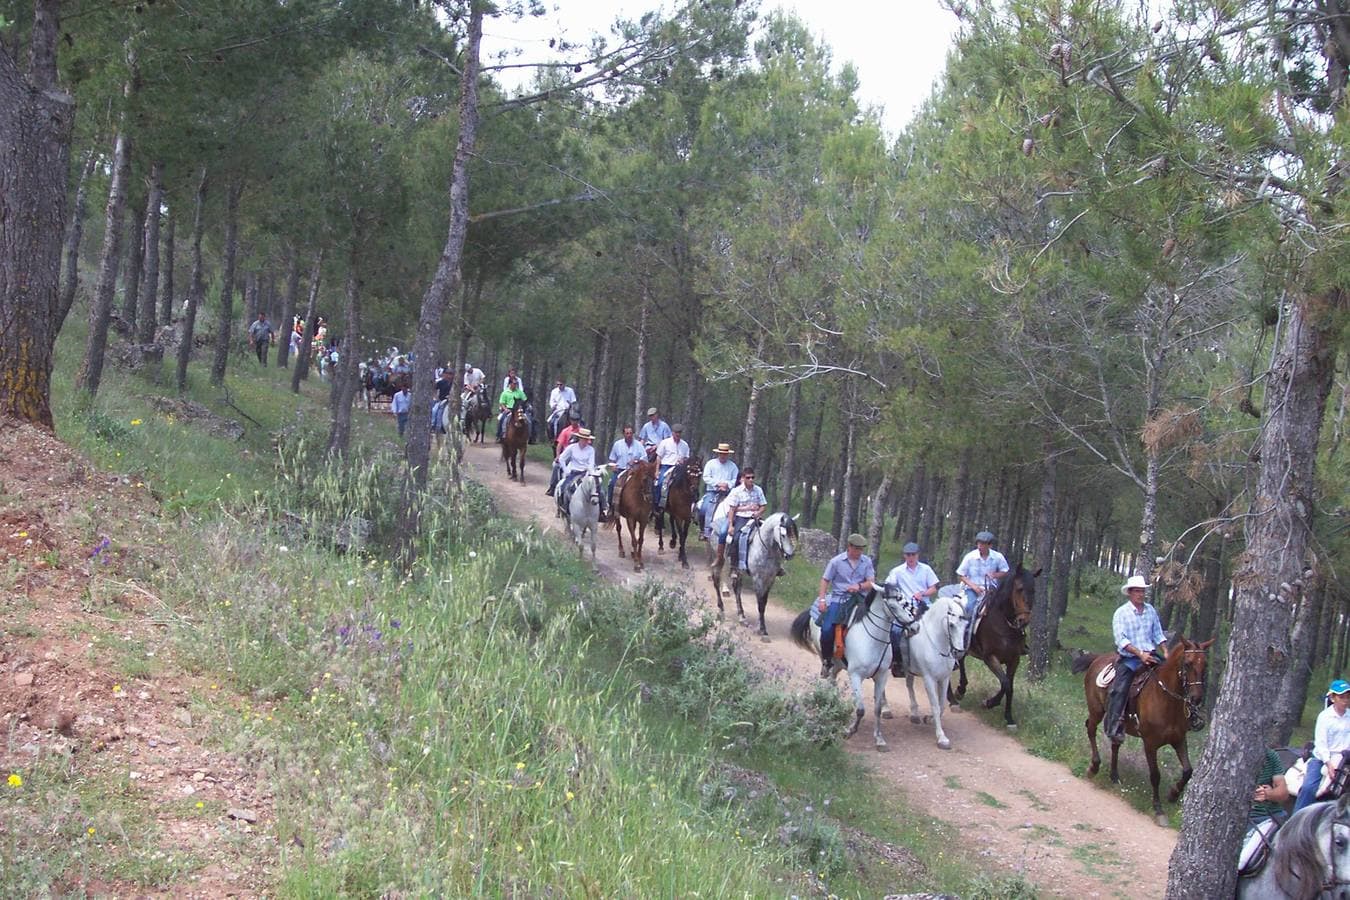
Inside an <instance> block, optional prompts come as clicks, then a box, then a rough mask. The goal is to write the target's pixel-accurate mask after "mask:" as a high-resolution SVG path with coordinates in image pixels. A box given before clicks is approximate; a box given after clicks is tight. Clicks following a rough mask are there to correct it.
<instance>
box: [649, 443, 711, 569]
mask: <svg viewBox="0 0 1350 900" xmlns="http://www.w3.org/2000/svg"><path fill="white" fill-rule="evenodd" d="M702 477H703V460H701V459H699V458H698V457H697V456H691V457H690V458H689V459H688V460H687V461H686V462H685V464H684V465H683V466H676V467H675V471H674V473H673V474H672V476H671V479H670V489H669V490H668V491H666V508H665V510H663V511H662V513H661V514H659V515H657V517H656V550H657V552H658V553H664V552H665V549H666V543H665V521H666V516H667V515H669V516H670V546H671V549H674V548H675V547H676V546H678V547H679V548H680V565H682V566H684V567H685V568H686V569H687V568H689V557H687V556H686V555H685V553H684V542H685V540H686V539H688V537H689V523H690V522H691V521H693V518H694V500H695V495H694V491H695V490H696V488H697V486H698V481H699V479H700V478H702Z"/></svg>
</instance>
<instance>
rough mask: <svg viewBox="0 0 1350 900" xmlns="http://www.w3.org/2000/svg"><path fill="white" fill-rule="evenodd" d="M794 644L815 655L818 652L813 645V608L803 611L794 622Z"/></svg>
mask: <svg viewBox="0 0 1350 900" xmlns="http://www.w3.org/2000/svg"><path fill="white" fill-rule="evenodd" d="M792 643H794V644H796V645H797V646H798V647H801V648H802V649H803V650H810V651H811V652H813V653H814V652H815V650H816V648H815V646H814V645H813V644H812V643H811V607H809V606H808V607H807V608H806V609H804V610H802V613H801V615H799V616H797V618H795V619H793V620H792Z"/></svg>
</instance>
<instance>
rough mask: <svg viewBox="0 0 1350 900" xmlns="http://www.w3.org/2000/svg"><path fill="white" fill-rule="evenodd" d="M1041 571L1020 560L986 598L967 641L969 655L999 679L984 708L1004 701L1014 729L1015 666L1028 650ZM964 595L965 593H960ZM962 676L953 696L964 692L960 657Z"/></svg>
mask: <svg viewBox="0 0 1350 900" xmlns="http://www.w3.org/2000/svg"><path fill="white" fill-rule="evenodd" d="M1040 574H1041V570H1040V569H1037V570H1036V571H1035V572H1028V571H1027V570H1026V569H1024V568H1022V564H1021V563H1020V562H1019V563H1018V564H1017V565H1016V566H1015V567H1014V569H1013V572H1012V574H1010V575H1009V576H1008V577H1007V578H1005V579H1003V581H1002V583H1000V584H999V586H998V587H996V588H994V590H993V591H992V592H991V593H990V594H989V596H988V597H986V598H985V601H984V603H985V614H984V618H983V619H981V620H980V623H979V625H978V626H976V629H975V634H974V636H973V637H972V638H971V640H970V647H969V649H968V650H967V651H966V652H967V654H968V655H970V656H974V657H975V658H976V659H979V660H983V661H984V664H985V665H986V666H988V667H989V671H990V672H993V673H994V677H995V678H997V679H998V691H997V692H996V693H995V694H994V695H993V696H992V697H989V698H987V699H986V700H985V701H984V708H985V709H993V708H994V707H995V706H998V702H999V701H1000V700H1002V701H1003V721H1004V722H1005V723H1006V724H1007V726H1008V727H1009V728H1016V727H1017V723H1016V722H1015V721H1013V716H1012V702H1013V679H1014V678H1016V677H1017V666H1018V665H1019V664H1020V663H1021V662H1022V655H1023V654H1025V653H1026V652H1027V626H1028V625H1030V624H1031V607H1032V605H1033V604H1034V603H1035V602H1036V579H1037V578H1038V577H1039V576H1040ZM963 596H964V595H963ZM960 669H961V678H960V682H959V683H958V684H957V685H956V693H955V696H956V699H957V700H960V699H961V698H962V697H964V696H965V695H966V684H967V682H966V661H965V658H964V657H963V658H962V659H961V665H960Z"/></svg>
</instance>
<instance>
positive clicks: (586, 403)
mask: <svg viewBox="0 0 1350 900" xmlns="http://www.w3.org/2000/svg"><path fill="white" fill-rule="evenodd" d="M604 355H605V329H603V328H596V329H592V331H591V364H590V365H589V366H587V367H586V395H585V397H582V398H578V400H579V402H580V404H581V410H582V412H581V415H582V417H583V418H584V419H585V420H586V424H587V425H589V426H593V427H599V424H600V423H599V421H598V416H599V415H600V403H599V400H600V361H601V359H603V357H604ZM597 459H598V457H597Z"/></svg>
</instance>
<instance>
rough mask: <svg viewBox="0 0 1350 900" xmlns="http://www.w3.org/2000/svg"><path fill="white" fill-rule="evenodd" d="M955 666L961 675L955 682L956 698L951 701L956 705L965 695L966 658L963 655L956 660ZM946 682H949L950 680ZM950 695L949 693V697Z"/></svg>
mask: <svg viewBox="0 0 1350 900" xmlns="http://www.w3.org/2000/svg"><path fill="white" fill-rule="evenodd" d="M956 668H957V669H958V670H959V671H960V673H961V677H960V679H959V680H958V681H957V682H956V694H955V697H956V700H955V701H953V702H952V706H957V705H958V704H959V703H960V702H961V699H962V698H963V697H965V696H966V685H967V684H968V682H967V681H966V658H965V657H964V656H963V657H961V658H960V659H959V660H957V662H956ZM948 683H949V684H950V682H948ZM950 696H951V695H949V698H950Z"/></svg>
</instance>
